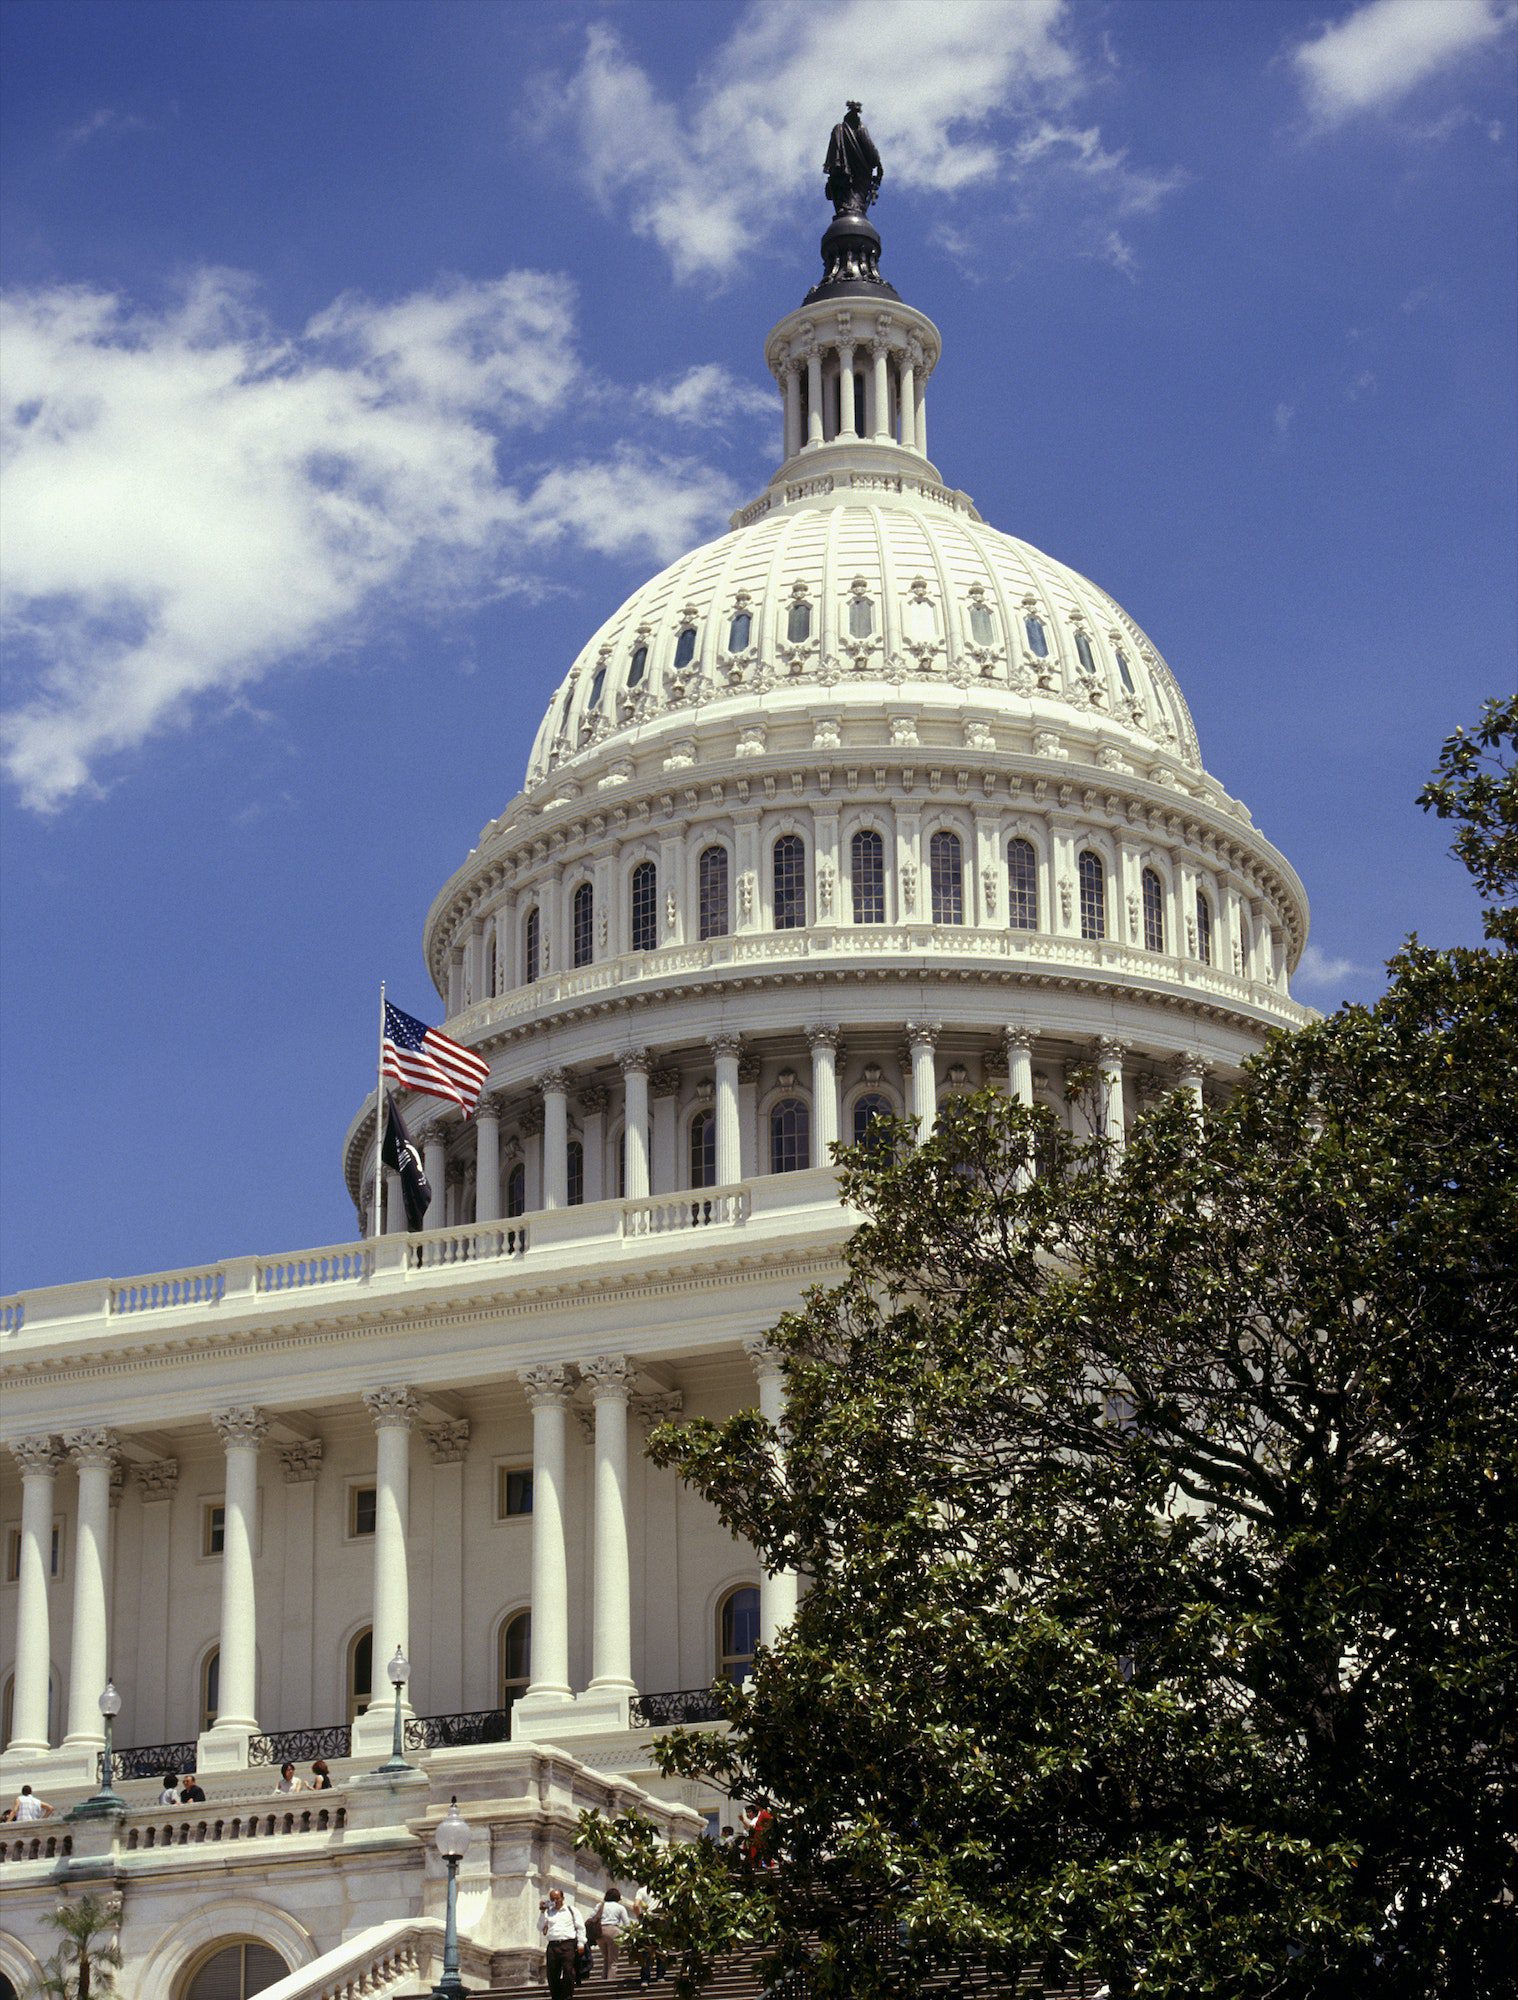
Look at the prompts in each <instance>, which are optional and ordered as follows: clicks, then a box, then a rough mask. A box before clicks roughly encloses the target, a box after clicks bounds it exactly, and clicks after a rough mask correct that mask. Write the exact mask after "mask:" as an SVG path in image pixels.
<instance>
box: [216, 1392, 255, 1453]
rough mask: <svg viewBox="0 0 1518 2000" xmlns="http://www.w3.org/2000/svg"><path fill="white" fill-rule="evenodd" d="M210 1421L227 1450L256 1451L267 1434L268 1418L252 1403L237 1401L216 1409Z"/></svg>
mask: <svg viewBox="0 0 1518 2000" xmlns="http://www.w3.org/2000/svg"><path fill="white" fill-rule="evenodd" d="M211 1422H212V1423H213V1424H214V1425H215V1427H216V1434H217V1436H218V1437H219V1438H220V1439H221V1441H222V1443H223V1445H225V1447H226V1449H227V1450H228V1451H236V1450H243V1451H257V1449H258V1447H259V1446H260V1445H261V1444H262V1443H263V1441H264V1439H265V1438H266V1437H267V1436H268V1435H269V1419H268V1417H267V1415H266V1414H265V1412H264V1411H262V1410H261V1409H259V1408H258V1407H257V1405H256V1404H253V1403H238V1404H234V1406H233V1407H232V1408H231V1409H229V1410H218V1411H217V1413H216V1414H215V1416H213V1417H212V1419H211Z"/></svg>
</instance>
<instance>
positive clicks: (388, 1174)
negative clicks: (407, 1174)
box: [385, 1167, 406, 1236]
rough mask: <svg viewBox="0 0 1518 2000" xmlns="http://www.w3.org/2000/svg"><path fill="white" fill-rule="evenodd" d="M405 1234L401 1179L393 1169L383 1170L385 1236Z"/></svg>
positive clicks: (404, 1210)
mask: <svg viewBox="0 0 1518 2000" xmlns="http://www.w3.org/2000/svg"><path fill="white" fill-rule="evenodd" d="M405 1233H406V1197H405V1195H403V1194H402V1193H401V1177H400V1175H399V1174H398V1173H396V1171H395V1169H394V1168H393V1167H386V1169H385V1234H386V1235H387V1236H404V1235H405Z"/></svg>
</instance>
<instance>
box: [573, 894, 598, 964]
mask: <svg viewBox="0 0 1518 2000" xmlns="http://www.w3.org/2000/svg"><path fill="white" fill-rule="evenodd" d="M569 907H570V924H569V928H570V950H571V958H572V963H573V964H575V965H577V966H578V965H589V963H590V961H591V958H592V956H593V955H594V952H595V932H596V892H595V890H594V889H592V888H591V886H590V884H589V883H588V882H582V883H581V884H580V886H579V888H578V889H576V890H575V893H574V901H573V902H572V903H571V904H570V906H569Z"/></svg>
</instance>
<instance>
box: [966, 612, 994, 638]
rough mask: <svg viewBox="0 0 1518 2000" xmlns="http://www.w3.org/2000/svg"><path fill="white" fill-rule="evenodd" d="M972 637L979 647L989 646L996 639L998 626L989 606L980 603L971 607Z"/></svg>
mask: <svg viewBox="0 0 1518 2000" xmlns="http://www.w3.org/2000/svg"><path fill="white" fill-rule="evenodd" d="M970 637H971V638H972V639H973V640H974V641H975V643H976V645H977V646H989V645H990V644H991V643H992V641H993V640H994V639H995V637H996V626H995V624H994V622H993V621H992V617H991V612H990V608H989V606H987V605H984V604H979V603H976V604H972V605H971V606H970Z"/></svg>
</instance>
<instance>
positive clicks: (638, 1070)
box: [617, 1049, 648, 1201]
mask: <svg viewBox="0 0 1518 2000" xmlns="http://www.w3.org/2000/svg"><path fill="white" fill-rule="evenodd" d="M617 1060H618V1061H619V1062H620V1064H621V1066H622V1078H623V1083H624V1086H625V1091H626V1095H625V1098H624V1101H623V1116H622V1132H623V1141H622V1143H623V1145H624V1146H625V1147H626V1149H627V1198H628V1200H629V1201H642V1200H643V1199H644V1197H645V1196H646V1195H647V1193H648V1051H647V1050H646V1049H634V1050H631V1051H630V1052H629V1053H628V1054H627V1055H624V1056H619V1057H618V1058H617Z"/></svg>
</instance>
